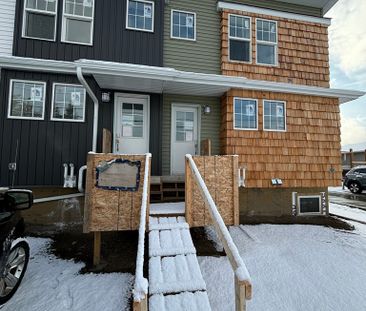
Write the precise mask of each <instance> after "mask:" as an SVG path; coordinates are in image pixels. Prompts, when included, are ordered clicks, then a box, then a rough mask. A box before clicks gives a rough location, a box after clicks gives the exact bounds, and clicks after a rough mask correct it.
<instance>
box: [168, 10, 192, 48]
mask: <svg viewBox="0 0 366 311" xmlns="http://www.w3.org/2000/svg"><path fill="white" fill-rule="evenodd" d="M174 12H178V13H186V14H191V15H193V22H194V28H193V39H190V38H181V37H175V36H174V35H173V13H174ZM170 39H177V40H186V41H196V40H197V15H196V13H195V12H188V11H182V10H176V9H172V10H171V12H170Z"/></svg>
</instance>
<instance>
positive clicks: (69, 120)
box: [50, 82, 87, 123]
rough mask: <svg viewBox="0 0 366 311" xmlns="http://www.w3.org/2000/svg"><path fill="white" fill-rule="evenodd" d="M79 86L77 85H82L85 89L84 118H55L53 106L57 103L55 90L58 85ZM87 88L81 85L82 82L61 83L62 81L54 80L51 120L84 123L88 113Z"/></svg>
mask: <svg viewBox="0 0 366 311" xmlns="http://www.w3.org/2000/svg"><path fill="white" fill-rule="evenodd" d="M58 85H59V86H77V87H81V88H82V89H83V92H84V100H85V102H84V111H83V119H82V120H71V119H58V118H54V117H53V107H54V103H55V95H56V93H55V91H56V86H58ZM86 103H87V100H86V90H85V88H84V87H83V86H82V85H81V84H72V83H61V82H54V83H53V84H52V100H51V113H50V120H51V121H56V122H77V123H83V122H85V113H86Z"/></svg>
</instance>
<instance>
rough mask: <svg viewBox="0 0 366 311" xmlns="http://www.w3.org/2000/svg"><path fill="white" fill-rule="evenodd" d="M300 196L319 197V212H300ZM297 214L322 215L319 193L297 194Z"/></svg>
mask: <svg viewBox="0 0 366 311" xmlns="http://www.w3.org/2000/svg"><path fill="white" fill-rule="evenodd" d="M302 198H317V199H319V212H315V213H313V212H312V213H301V211H300V199H302ZM297 214H298V215H301V216H303V215H305V216H306V215H322V214H323V213H322V198H321V195H299V196H297Z"/></svg>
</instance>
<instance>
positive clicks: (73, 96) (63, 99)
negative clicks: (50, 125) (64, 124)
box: [51, 83, 86, 122]
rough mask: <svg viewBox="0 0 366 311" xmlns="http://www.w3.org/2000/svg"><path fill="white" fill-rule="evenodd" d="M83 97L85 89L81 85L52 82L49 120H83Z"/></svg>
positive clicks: (84, 96) (84, 97)
mask: <svg viewBox="0 0 366 311" xmlns="http://www.w3.org/2000/svg"><path fill="white" fill-rule="evenodd" d="M85 99H86V93H85V89H84V88H83V87H82V86H81V85H74V84H61V83H54V84H53V95H52V110H51V111H52V112H51V120H53V121H74V122H83V121H84V120H85Z"/></svg>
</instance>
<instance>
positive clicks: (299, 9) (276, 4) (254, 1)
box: [225, 0, 323, 17]
mask: <svg viewBox="0 0 366 311" xmlns="http://www.w3.org/2000/svg"><path fill="white" fill-rule="evenodd" d="M225 2H231V3H238V4H245V5H252V6H256V7H260V8H265V9H272V10H277V11H282V12H289V13H296V14H303V15H310V16H316V17H323V15H322V10H321V9H319V8H314V7H311V6H306V5H296V4H291V3H286V2H282V1H273V0H231V1H230V0H229V1H225Z"/></svg>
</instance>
